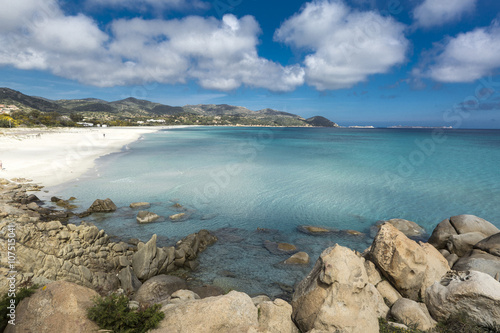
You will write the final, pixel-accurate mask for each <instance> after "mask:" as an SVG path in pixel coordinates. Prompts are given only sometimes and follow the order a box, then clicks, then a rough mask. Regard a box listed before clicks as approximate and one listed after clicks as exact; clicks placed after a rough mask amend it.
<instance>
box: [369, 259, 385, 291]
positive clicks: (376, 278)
mask: <svg viewBox="0 0 500 333" xmlns="http://www.w3.org/2000/svg"><path fill="white" fill-rule="evenodd" d="M365 269H366V274H367V275H368V282H369V283H371V284H373V285H374V286H376V285H377V284H378V283H379V282H380V281H382V276H380V272H379V271H378V270H377V267H376V266H375V264H374V263H373V262H371V261H370V260H365Z"/></svg>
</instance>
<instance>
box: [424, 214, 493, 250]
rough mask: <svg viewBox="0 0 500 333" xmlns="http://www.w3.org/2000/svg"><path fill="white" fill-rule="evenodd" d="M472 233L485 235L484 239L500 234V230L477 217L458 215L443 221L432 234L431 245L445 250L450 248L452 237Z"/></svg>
mask: <svg viewBox="0 0 500 333" xmlns="http://www.w3.org/2000/svg"><path fill="white" fill-rule="evenodd" d="M471 232H478V233H481V234H483V235H484V237H483V238H486V237H489V236H491V235H494V234H496V233H499V232H500V230H499V229H498V228H497V227H495V226H494V225H493V224H491V223H490V222H488V221H486V220H484V219H482V218H480V217H477V216H475V215H457V216H452V217H450V218H449V219H445V220H443V221H441V222H440V223H439V224H438V225H437V226H436V228H435V229H434V231H433V232H432V235H431V237H430V238H429V243H430V244H432V245H434V246H435V247H436V248H437V249H445V248H447V247H448V240H449V239H450V236H454V235H455V236H456V235H462V234H467V233H471ZM450 252H451V251H450Z"/></svg>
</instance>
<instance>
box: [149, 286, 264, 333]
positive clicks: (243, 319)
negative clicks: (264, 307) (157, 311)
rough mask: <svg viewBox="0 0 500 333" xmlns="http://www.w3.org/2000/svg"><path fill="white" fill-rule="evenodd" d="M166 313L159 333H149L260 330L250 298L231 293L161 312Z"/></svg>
mask: <svg viewBox="0 0 500 333" xmlns="http://www.w3.org/2000/svg"><path fill="white" fill-rule="evenodd" d="M162 311H163V312H164V313H165V319H163V320H162V321H161V323H160V325H159V327H158V328H157V329H154V330H151V331H150V333H185V332H204V333H234V332H248V330H249V329H250V328H257V327H258V324H259V323H258V313H257V308H256V307H255V306H254V305H253V302H252V299H251V298H250V296H248V295H247V294H244V293H241V292H237V291H231V292H230V293H229V294H227V295H223V296H217V297H208V298H204V299H201V300H193V301H187V302H182V303H178V304H168V305H166V306H164V307H163V308H162Z"/></svg>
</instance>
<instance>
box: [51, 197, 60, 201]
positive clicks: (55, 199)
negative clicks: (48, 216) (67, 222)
mask: <svg viewBox="0 0 500 333" xmlns="http://www.w3.org/2000/svg"><path fill="white" fill-rule="evenodd" d="M60 200H62V199H61V198H58V197H52V198H50V201H52V202H58V201H60Z"/></svg>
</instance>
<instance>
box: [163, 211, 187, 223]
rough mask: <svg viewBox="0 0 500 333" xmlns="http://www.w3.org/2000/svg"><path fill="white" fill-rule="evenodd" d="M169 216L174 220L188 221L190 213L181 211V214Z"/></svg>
mask: <svg viewBox="0 0 500 333" xmlns="http://www.w3.org/2000/svg"><path fill="white" fill-rule="evenodd" d="M168 218H169V219H170V221H172V222H183V221H186V220H187V219H189V215H188V214H186V213H179V214H174V215H170V216H169V217H168Z"/></svg>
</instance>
